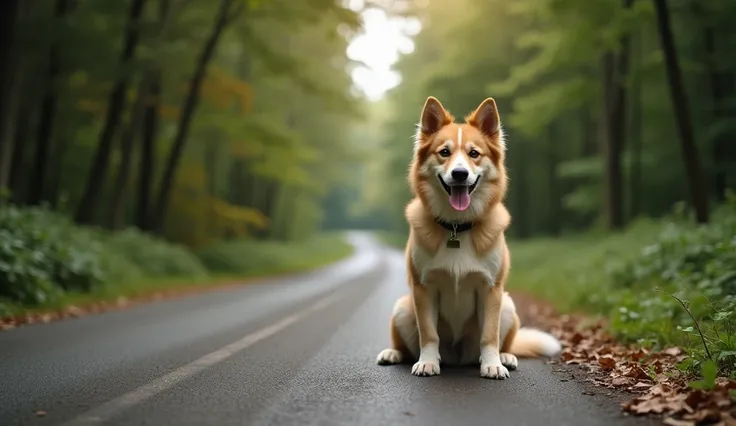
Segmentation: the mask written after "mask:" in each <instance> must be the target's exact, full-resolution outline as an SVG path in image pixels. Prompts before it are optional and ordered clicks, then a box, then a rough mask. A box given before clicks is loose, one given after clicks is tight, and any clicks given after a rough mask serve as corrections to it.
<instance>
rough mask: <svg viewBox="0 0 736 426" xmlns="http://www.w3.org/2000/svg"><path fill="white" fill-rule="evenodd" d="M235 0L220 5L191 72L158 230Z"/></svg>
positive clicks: (157, 210) (164, 185)
mask: <svg viewBox="0 0 736 426" xmlns="http://www.w3.org/2000/svg"><path fill="white" fill-rule="evenodd" d="M233 2H234V0H221V1H220V8H219V11H218V13H217V17H216V19H215V23H214V26H213V27H212V31H211V32H210V35H209V37H208V39H207V42H206V43H205V45H204V47H203V49H202V51H201V52H200V55H199V58H198V59H197V64H196V67H195V70H194V74H193V75H192V78H191V81H190V84H189V93H187V96H186V98H185V99H184V104H183V106H182V109H181V116H180V117H179V125H178V128H177V132H176V136H175V137H174V142H173V144H172V146H171V150H170V151H169V155H168V158H167V160H166V167H165V169H164V174H163V178H162V179H161V186H160V188H159V193H158V197H157V202H156V207H155V213H154V217H153V229H154V230H155V231H157V232H159V233H160V232H161V231H162V230H163V222H164V220H165V218H166V209H167V208H168V204H169V198H170V196H171V190H172V187H173V185H174V177H175V175H176V171H177V169H178V166H179V161H180V159H181V156H182V154H183V153H184V146H185V145H186V142H187V136H188V134H189V127H190V125H191V121H192V118H193V117H194V112H195V110H196V108H197V104H198V101H199V92H200V88H201V86H202V82H203V81H204V78H205V76H206V74H207V65H208V64H209V63H210V61H211V60H212V56H213V55H214V53H215V48H216V47H217V43H218V41H219V39H220V36H221V35H222V32H223V30H224V29H225V27H227V24H228V23H229V22H230V20H231V19H232V16H230V13H231V12H230V7H231V5H232V4H233Z"/></svg>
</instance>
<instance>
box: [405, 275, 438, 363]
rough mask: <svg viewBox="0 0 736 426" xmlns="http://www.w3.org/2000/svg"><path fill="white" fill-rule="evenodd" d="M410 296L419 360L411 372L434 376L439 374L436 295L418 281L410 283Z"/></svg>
mask: <svg viewBox="0 0 736 426" xmlns="http://www.w3.org/2000/svg"><path fill="white" fill-rule="evenodd" d="M412 296H413V299H414V312H416V315H417V329H418V331H419V361H417V362H416V364H414V366H413V367H412V369H411V374H414V375H415V376H435V375H437V374H440V351H439V347H440V338H439V335H438V334H437V318H438V311H437V303H436V297H434V296H433V293H432V292H430V290H429V289H427V288H426V287H425V286H424V285H422V284H420V283H418V282H415V283H414V284H413V285H412Z"/></svg>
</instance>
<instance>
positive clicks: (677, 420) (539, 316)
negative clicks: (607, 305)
mask: <svg viewBox="0 0 736 426" xmlns="http://www.w3.org/2000/svg"><path fill="white" fill-rule="evenodd" d="M513 297H514V299H515V301H516V304H517V306H518V307H519V308H520V312H519V314H520V316H521V318H522V323H525V324H531V325H533V326H538V327H542V328H545V329H547V330H550V332H551V333H552V334H554V335H555V336H556V337H557V338H559V339H560V341H561V342H562V346H563V351H562V353H561V354H560V361H561V362H564V363H565V364H568V365H570V364H578V365H582V366H586V367H588V370H589V372H590V377H589V378H588V380H589V381H591V382H593V384H595V386H599V387H605V388H608V389H616V390H621V391H625V392H628V393H631V394H634V395H635V396H634V397H633V398H632V399H631V400H629V401H627V402H625V403H623V404H622V406H621V408H622V410H623V411H624V412H626V413H628V414H632V415H660V416H662V419H663V423H664V424H666V425H671V426H691V425H693V426H694V425H706V424H708V425H717V426H736V401H735V400H736V380H729V379H726V378H719V379H718V380H717V381H716V386H715V388H714V389H713V390H710V391H705V390H699V389H692V388H690V387H689V386H688V383H689V382H690V381H692V380H695V379H696V378H695V377H689V376H688V375H686V374H685V373H683V372H681V371H680V370H678V369H677V367H676V365H677V364H679V363H680V362H682V361H683V360H685V359H686V358H687V357H688V355H687V354H686V353H684V352H683V351H682V350H681V349H680V348H677V347H669V348H666V349H664V350H661V351H650V350H648V349H645V348H642V347H638V346H635V345H626V346H625V345H621V344H619V343H618V342H616V341H615V340H614V339H613V337H611V336H610V335H609V334H608V333H607V332H606V324H605V322H604V321H597V322H593V323H591V322H590V320H589V319H588V318H586V317H583V316H580V315H557V314H556V313H555V312H554V310H553V309H552V307H551V306H550V305H548V304H540V303H539V302H538V301H536V300H534V299H532V298H529V297H528V296H525V295H523V294H520V295H517V294H513Z"/></svg>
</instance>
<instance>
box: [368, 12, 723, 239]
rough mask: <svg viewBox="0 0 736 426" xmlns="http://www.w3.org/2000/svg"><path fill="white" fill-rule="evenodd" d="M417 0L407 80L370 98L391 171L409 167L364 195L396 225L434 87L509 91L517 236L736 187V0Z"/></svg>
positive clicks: (469, 96)
mask: <svg viewBox="0 0 736 426" xmlns="http://www.w3.org/2000/svg"><path fill="white" fill-rule="evenodd" d="M414 4H415V5H416V4H418V5H419V6H421V7H417V8H416V9H415V10H414V11H413V12H412V13H413V14H415V15H416V16H418V17H420V18H421V21H422V25H423V30H422V32H421V33H420V34H419V35H418V36H417V37H416V38H415V43H416V45H415V51H414V52H413V54H412V55H408V56H404V57H402V59H401V60H400V61H399V63H398V64H397V69H398V70H399V71H400V72H401V75H402V84H401V85H399V86H398V87H397V88H396V89H394V90H392V91H391V92H389V94H388V97H387V99H384V100H382V101H381V103H378V104H373V105H372V109H371V114H372V117H373V120H376V121H380V122H381V123H382V125H381V126H380V128H381V131H380V135H378V140H380V141H381V142H382V145H381V152H382V153H383V155H381V156H380V159H378V160H377V163H378V164H380V167H382V168H383V171H382V172H380V175H381V176H386V175H387V174H389V175H391V176H394V177H393V179H390V180H391V182H397V183H396V184H394V185H391V187H390V188H382V189H381V190H380V191H378V190H376V189H370V191H371V192H366V199H365V201H366V205H367V206H370V208H371V209H372V211H373V212H374V215H380V216H381V217H383V218H384V219H385V225H386V226H389V227H392V228H393V229H396V230H402V229H405V226H406V225H405V224H404V219H403V217H402V215H401V211H402V209H403V203H405V201H406V200H408V197H409V194H408V190H407V188H406V186H405V185H400V184H398V182H400V181H401V180H402V179H405V176H406V165H407V164H408V162H409V161H410V158H411V135H412V130H413V125H414V123H416V121H417V119H418V118H417V117H418V114H419V111H420V109H421V105H422V102H423V101H424V99H425V98H426V96H427V95H430V94H431V95H434V96H437V97H439V99H441V100H442V102H443V104H444V105H446V107H447V108H449V109H450V110H451V111H452V112H453V113H454V114H455V115H457V116H463V115H464V114H466V113H467V112H469V111H472V109H473V108H475V107H476V106H477V105H478V103H479V102H481V101H482V100H483V98H484V97H486V96H493V97H494V98H495V99H496V101H497V103H498V105H499V109H500V113H501V119H502V123H503V125H504V128H505V130H506V131H507V134H508V140H509V142H508V167H509V170H510V180H511V183H510V187H509V194H508V198H507V201H508V204H509V208H510V210H511V213H512V216H513V218H514V223H513V226H512V227H511V229H510V232H511V233H512V235H514V236H515V237H521V238H525V237H531V236H536V235H558V234H560V233H564V232H581V231H585V230H587V229H590V228H591V227H600V228H606V229H612V230H619V229H622V228H623V227H625V226H626V225H628V224H630V223H631V222H632V221H633V220H635V219H636V218H638V217H643V216H648V217H660V216H662V215H665V214H667V213H669V212H670V211H671V210H672V208H673V206H674V205H675V204H677V203H680V202H684V204H685V205H686V206H688V209H689V211H691V212H693V217H694V219H697V221H698V222H701V223H702V222H707V221H708V219H709V212H710V210H711V209H712V207H713V205H714V203H715V204H719V203H722V202H723V201H724V199H725V194H726V189H727V188H734V187H736V142H734V140H736V121H734V120H733V118H732V117H733V115H734V112H736V90H735V89H736V87H735V86H736V74H735V72H736V57H734V56H733V55H730V54H729V53H728V52H732V51H733V49H734V47H736V32H735V31H733V28H732V26H731V24H730V20H731V17H733V16H735V14H736V3H734V2H723V1H718V0H697V1H690V0H670V1H666V0H655V1H652V0H600V1H595V2H591V1H584V0H518V1H514V2H507V1H501V0H489V1H484V2H478V1H473V0H457V1H453V2H448V1H429V2H414ZM387 109H388V110H390V111H391V112H390V113H386V110H387ZM368 190H369V189H367V190H366V191H368Z"/></svg>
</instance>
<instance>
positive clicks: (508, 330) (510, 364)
mask: <svg viewBox="0 0 736 426" xmlns="http://www.w3.org/2000/svg"><path fill="white" fill-rule="evenodd" d="M519 324H520V321H519V316H518V315H517V314H516V306H515V305H514V301H513V300H512V299H511V296H509V294H508V293H504V295H503V302H502V303H501V330H500V335H501V336H500V337H501V339H500V340H501V354H500V357H501V365H503V366H504V367H506V368H508V369H509V370H516V368H517V367H518V366H519V360H518V359H516V356H515V355H513V354H512V353H511V344H512V343H513V342H514V338H515V337H516V333H517V332H518V331H519Z"/></svg>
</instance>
